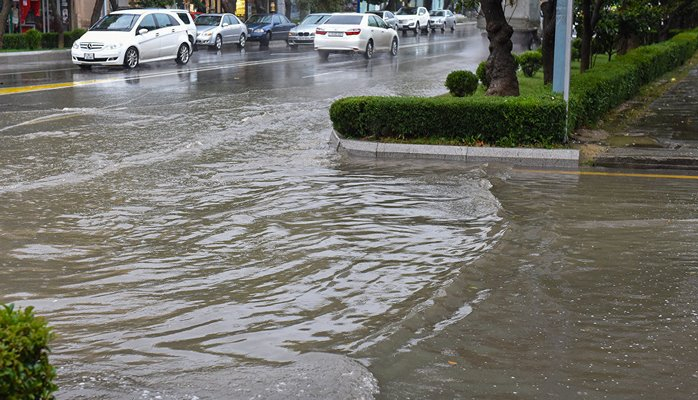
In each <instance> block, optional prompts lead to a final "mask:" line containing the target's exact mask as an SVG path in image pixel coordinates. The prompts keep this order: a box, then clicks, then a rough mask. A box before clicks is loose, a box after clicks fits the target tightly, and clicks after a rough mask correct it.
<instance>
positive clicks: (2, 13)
mask: <svg viewBox="0 0 698 400" xmlns="http://www.w3.org/2000/svg"><path fill="white" fill-rule="evenodd" d="M11 8H12V0H2V9H0V21H2V22H0V49H2V46H3V40H4V36H5V29H7V16H8V15H10V9H11Z"/></svg>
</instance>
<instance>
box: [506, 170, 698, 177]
mask: <svg viewBox="0 0 698 400" xmlns="http://www.w3.org/2000/svg"><path fill="white" fill-rule="evenodd" d="M516 171H519V172H530V173H534V174H548V175H587V176H613V177H630V178H654V179H689V180H698V175H673V174H641V173H634V172H601V171H561V170H543V169H516Z"/></svg>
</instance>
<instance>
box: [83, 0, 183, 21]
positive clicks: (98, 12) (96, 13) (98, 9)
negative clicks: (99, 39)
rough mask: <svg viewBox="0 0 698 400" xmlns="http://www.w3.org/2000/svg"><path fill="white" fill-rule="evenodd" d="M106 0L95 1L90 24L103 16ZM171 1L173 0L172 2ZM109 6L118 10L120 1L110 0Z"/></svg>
mask: <svg viewBox="0 0 698 400" xmlns="http://www.w3.org/2000/svg"><path fill="white" fill-rule="evenodd" d="M105 1H106V0H97V1H95V7H94V8H93V9H92V17H91V18H90V25H92V24H94V23H95V22H97V20H98V19H99V18H100V17H101V16H102V12H103V11H104V2H105ZM170 3H171V2H170ZM138 5H139V6H140V7H160V6H156V5H152V6H151V5H140V4H138ZM109 6H110V7H111V9H112V10H116V9H117V8H119V1H118V0H109Z"/></svg>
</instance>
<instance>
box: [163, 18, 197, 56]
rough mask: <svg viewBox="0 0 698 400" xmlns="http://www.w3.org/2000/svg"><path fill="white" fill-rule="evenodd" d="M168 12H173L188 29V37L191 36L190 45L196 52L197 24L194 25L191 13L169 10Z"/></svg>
mask: <svg viewBox="0 0 698 400" xmlns="http://www.w3.org/2000/svg"><path fill="white" fill-rule="evenodd" d="M168 11H172V12H173V13H175V15H176V16H177V18H179V20H180V21H182V23H183V24H184V25H186V27H187V36H189V43H191V44H192V49H193V50H196V24H194V18H193V17H192V16H191V14H190V13H189V11H187V10H172V9H168Z"/></svg>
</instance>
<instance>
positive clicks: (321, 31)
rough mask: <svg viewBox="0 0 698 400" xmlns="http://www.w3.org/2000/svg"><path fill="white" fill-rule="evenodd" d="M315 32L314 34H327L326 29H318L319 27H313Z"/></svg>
mask: <svg viewBox="0 0 698 400" xmlns="http://www.w3.org/2000/svg"><path fill="white" fill-rule="evenodd" d="M315 34H316V35H326V34H327V31H326V30H322V29H320V28H315Z"/></svg>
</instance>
